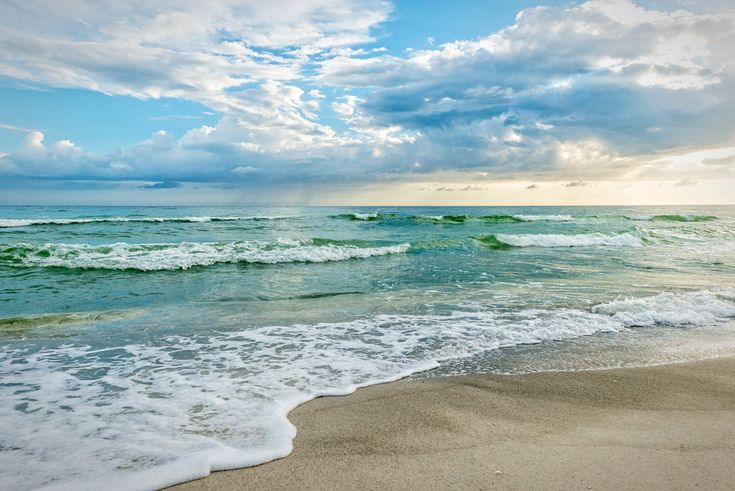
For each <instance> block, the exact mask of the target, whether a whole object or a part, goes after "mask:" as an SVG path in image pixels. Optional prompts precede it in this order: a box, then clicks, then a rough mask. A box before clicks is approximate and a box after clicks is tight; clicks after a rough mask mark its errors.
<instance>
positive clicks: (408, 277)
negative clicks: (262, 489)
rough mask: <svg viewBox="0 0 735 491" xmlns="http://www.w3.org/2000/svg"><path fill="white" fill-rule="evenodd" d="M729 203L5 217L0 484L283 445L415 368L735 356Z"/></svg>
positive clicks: (597, 364)
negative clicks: (311, 404)
mask: <svg viewBox="0 0 735 491" xmlns="http://www.w3.org/2000/svg"><path fill="white" fill-rule="evenodd" d="M733 318H735V207H543V208H541V207H539V208H533V207H529V208H520V207H513V208H500V207H482V208H481V207H466V208H389V207H382V208H325V207H311V208H249V207H237V208H223V207H204V208H184V207H94V208H91V207H7V206H6V207H0V428H2V430H1V431H0V489H37V488H50V489H57V488H58V489H106V490H112V489H154V488H158V487H161V486H165V485H168V484H173V483H177V482H181V481H185V480H189V479H192V478H196V477H200V476H203V475H206V474H207V473H208V472H210V471H211V470H221V469H230V468H236V467H245V466H251V465H256V464H260V463H263V462H267V461H269V460H273V459H276V458H279V457H283V456H285V455H287V454H288V453H289V452H290V451H291V445H292V440H293V438H294V436H295V434H296V428H295V427H294V426H293V425H291V424H290V423H289V421H288V419H287V414H288V412H289V410H291V409H292V408H294V407H295V406H297V405H299V404H302V403H304V402H306V401H308V400H310V399H313V398H315V397H318V396H322V395H330V394H331V395H336V394H347V393H349V392H351V391H353V390H355V389H356V388H357V387H361V386H365V385H370V384H375V383H379V382H385V381H390V380H396V379H399V378H402V377H406V376H442V375H451V374H463V373H484V372H496V373H524V372H533V371H539V370H583V369H595V368H607V367H618V366H634V365H649V364H657V363H665V362H676V361H686V360H694V359H702V358H708V357H716V356H723V355H728V354H733V353H735V323H733V322H732V321H731V319H733Z"/></svg>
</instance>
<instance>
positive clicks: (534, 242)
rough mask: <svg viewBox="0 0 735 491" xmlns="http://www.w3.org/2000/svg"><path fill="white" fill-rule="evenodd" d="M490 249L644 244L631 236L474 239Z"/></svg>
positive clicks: (501, 236) (520, 236)
mask: <svg viewBox="0 0 735 491" xmlns="http://www.w3.org/2000/svg"><path fill="white" fill-rule="evenodd" d="M473 238H474V239H475V240H476V241H478V242H479V243H481V244H482V245H484V246H485V247H488V248H490V249H510V248H513V247H595V246H610V247H640V246H641V245H643V242H642V241H641V239H639V238H638V237H635V236H633V235H631V234H627V233H626V234H619V235H603V234H597V233H595V234H572V235H561V234H524V235H510V234H495V235H487V236H481V237H473Z"/></svg>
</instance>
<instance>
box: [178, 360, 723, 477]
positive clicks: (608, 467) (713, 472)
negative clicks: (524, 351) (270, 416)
mask: <svg viewBox="0 0 735 491" xmlns="http://www.w3.org/2000/svg"><path fill="white" fill-rule="evenodd" d="M733 374H735V357H733V356H729V357H723V358H714V359H707V360H702V361H696V362H683V363H673V364H665V365H655V366H648V367H637V368H616V369H609V370H589V371H578V372H542V373H532V374H525V375H492V374H483V375H463V376H453V377H437V378H419V379H403V380H400V381H397V382H389V383H385V384H379V385H373V386H369V387H365V388H361V389H359V390H357V391H356V392H354V393H353V394H350V395H347V396H330V397H320V398H317V399H314V400H312V401H309V402H307V403H305V404H303V405H301V406H299V407H297V408H296V409H294V410H293V411H292V412H291V413H290V414H289V419H290V420H291V422H292V423H293V424H294V425H295V426H296V427H297V428H298V434H297V436H296V439H295V440H294V450H293V452H292V453H291V454H290V455H289V456H287V457H285V458H283V459H279V460H275V461H272V462H269V463H266V464H262V465H259V466H255V467H249V468H244V469H237V470H232V471H220V472H214V473H212V474H211V475H210V476H208V477H205V478H202V479H199V480H195V481H190V482H187V483H183V484H179V485H177V486H174V487H172V488H170V489H175V490H178V491H183V490H199V489H203V490H208V489H225V490H226V489H243V488H255V489H344V488H346V487H349V486H351V487H357V488H359V489H396V488H402V489H405V488H414V487H415V488H418V487H421V488H428V489H437V488H451V487H454V488H470V489H478V488H488V487H489V488H499V489H636V488H638V489H640V488H646V489H664V488H666V489H690V488H693V487H696V486H700V487H704V488H707V489H730V488H731V485H732V484H731V483H732V482H733V481H735V466H733V465H732V461H733V457H734V456H735V377H733V376H732V375H733Z"/></svg>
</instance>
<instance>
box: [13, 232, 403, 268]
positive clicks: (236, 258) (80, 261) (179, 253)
mask: <svg viewBox="0 0 735 491" xmlns="http://www.w3.org/2000/svg"><path fill="white" fill-rule="evenodd" d="M409 247H410V245H409V244H407V243H404V244H397V245H389V246H363V245H355V244H352V243H348V242H340V241H329V240H326V239H312V240H304V241H279V242H277V243H268V242H262V241H240V242H227V243H194V242H181V243H164V244H127V243H125V242H120V243H116V244H108V245H90V244H45V245H40V246H39V245H31V244H12V245H0V266H11V267H46V268H48V267H55V268H69V269H117V270H125V269H131V270H140V271H160V270H177V269H188V268H192V267H195V266H210V265H213V264H217V263H261V264H275V263H294V262H302V263H322V262H328V261H344V260H348V259H364V258H368V257H372V256H384V255H387V254H400V253H404V252H407V251H408V249H409Z"/></svg>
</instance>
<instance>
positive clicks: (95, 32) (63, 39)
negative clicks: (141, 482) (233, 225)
mask: <svg viewBox="0 0 735 491" xmlns="http://www.w3.org/2000/svg"><path fill="white" fill-rule="evenodd" d="M660 4H661V3H660V2H657V5H660ZM700 7H701V6H700ZM724 7H727V5H726V4H724V6H722V8H720V7H718V9H717V10H712V9H710V10H709V11H707V10H706V9H704V8H692V9H690V10H691V11H684V10H673V9H668V10H666V9H661V10H654V9H646V8H643V7H641V6H638V5H635V4H634V3H632V2H630V1H626V0H606V1H591V2H586V3H583V4H581V5H578V6H572V7H538V8H532V9H528V10H525V11H523V12H521V13H520V14H519V15H518V17H517V19H516V21H515V23H514V24H513V25H511V26H509V27H507V28H505V29H502V30H500V31H498V32H495V33H488V35H486V36H483V37H480V38H477V39H475V40H458V41H456V42H452V43H447V44H444V45H441V46H436V47H432V49H429V50H411V51H409V52H408V54H403V55H401V56H397V55H392V54H387V53H386V52H385V49H384V48H372V47H370V46H362V45H361V43H364V42H367V41H372V40H374V39H373V34H372V32H373V31H371V30H372V29H374V28H375V27H376V26H378V25H379V24H380V23H382V22H383V21H385V20H386V19H387V18H388V15H389V13H390V11H391V8H392V7H391V5H390V4H389V3H387V2H385V1H383V0H308V1H296V0H289V1H287V2H285V3H284V2H278V3H276V4H269V3H267V2H259V1H255V0H243V1H235V0H216V1H214V2H208V3H207V4H206V5H205V4H204V3H197V2H188V1H185V2H178V1H177V2H173V0H162V1H161V2H156V3H154V4H152V3H150V2H144V1H142V0H136V1H132V2H123V3H113V2H103V3H99V2H91V1H89V0H75V1H73V2H49V1H41V0H30V1H27V2H24V3H23V4H22V6H21V4H20V3H16V2H5V3H3V4H0V16H2V18H3V23H2V25H0V76H3V77H6V78H11V79H15V80H18V81H22V82H23V83H32V84H39V85H43V86H54V87H74V88H82V89H89V90H94V91H99V92H103V93H107V94H119V95H128V96H133V97H138V98H158V97H174V98H183V99H187V100H192V101H197V102H199V103H202V104H204V105H206V106H208V107H209V108H211V109H212V110H214V111H217V112H218V113H220V114H222V116H221V118H220V120H219V121H218V122H217V123H216V124H214V125H212V126H209V125H205V126H201V127H198V128H194V129H191V130H189V131H188V132H186V133H185V134H184V135H183V136H182V137H180V138H177V137H175V136H174V135H172V134H169V133H166V132H165V131H161V132H157V133H155V134H153V135H151V137H150V138H148V139H146V140H144V141H142V142H140V143H138V144H137V145H132V146H130V147H128V148H123V149H121V150H119V151H115V152H111V153H109V154H95V153H92V152H86V151H84V150H82V149H81V148H79V147H77V146H76V145H75V144H74V143H72V142H71V141H69V140H59V141H57V142H55V143H52V144H50V145H48V146H47V145H46V144H44V135H43V133H41V132H38V131H32V130H30V129H23V128H16V127H14V126H13V127H12V128H11V125H0V128H4V129H11V130H19V131H20V130H22V131H25V132H27V137H26V140H25V144H24V147H23V148H21V149H19V150H18V151H15V152H11V153H9V154H7V155H5V156H4V157H3V158H2V162H3V163H2V167H1V169H2V172H4V173H6V174H16V175H28V176H41V175H42V176H49V175H53V176H65V177H74V178H83V177H96V178H105V179H115V178H126V179H147V180H148V181H152V182H168V181H169V180H196V179H202V180H224V181H229V180H233V179H235V180H236V179H238V178H242V179H243V180H245V179H247V180H248V182H253V181H255V180H262V181H263V182H278V181H303V180H317V181H330V180H331V181H340V180H357V179H362V180H366V179H367V180H371V179H373V180H387V179H400V178H407V177H406V176H408V178H410V177H411V176H416V175H424V174H429V173H441V172H452V171H461V172H470V173H474V174H476V175H480V173H482V174H484V175H485V176H486V177H487V176H501V177H502V176H510V175H514V176H523V175H526V176H527V179H526V181H525V182H526V183H529V182H535V181H539V182H540V181H547V180H551V179H552V178H554V179H556V180H557V181H558V182H588V181H590V182H591V181H594V180H595V179H598V178H610V177H612V176H624V177H626V178H629V177H634V176H637V177H641V176H647V175H653V174H654V173H656V172H659V173H660V172H669V173H671V175H675V176H676V178H675V179H678V180H684V179H700V178H701V177H702V176H703V175H707V174H708V173H709V174H711V173H712V172H715V171H714V170H713V169H716V172H729V170H728V169H730V167H732V166H731V165H730V164H728V163H727V162H730V161H729V160H728V161H727V162H725V160H727V159H731V158H732V156H730V155H724V156H719V157H718V155H720V154H716V155H715V154H713V156H712V157H711V159H715V160H717V159H720V160H717V162H719V163H718V164H714V163H707V162H705V160H707V159H700V160H699V161H697V162H696V163H693V164H691V165H687V164H686V162H688V160H686V159H685V158H684V157H678V156H680V155H681V154H682V153H686V152H690V153H691V152H695V151H696V150H697V149H700V150H701V149H706V148H714V147H729V146H731V145H732V144H733V140H732V139H733V138H734V136H733V135H735V122H733V120H732V116H731V115H732V113H733V111H735V65H733V64H732V63H731V55H730V54H729V53H730V50H731V46H732V45H735V14H733V11H732V9H727V8H724ZM31 27H32V28H31ZM41 32H42V33H43V35H39V34H38V33H41ZM171 117H177V118H196V117H198V116H195V115H192V116H188V115H178V116H177V115H174V116H163V117H160V118H157V119H155V118H156V117H154V120H161V121H164V120H165V119H163V118H171ZM335 121H336V122H335ZM81 144H82V146H88V145H86V144H85V143H84V142H83V141H82V142H81ZM711 159H710V160H711ZM722 159H725V160H722ZM723 162H725V163H723ZM417 164H418V165H417ZM723 169H725V170H723Z"/></svg>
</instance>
